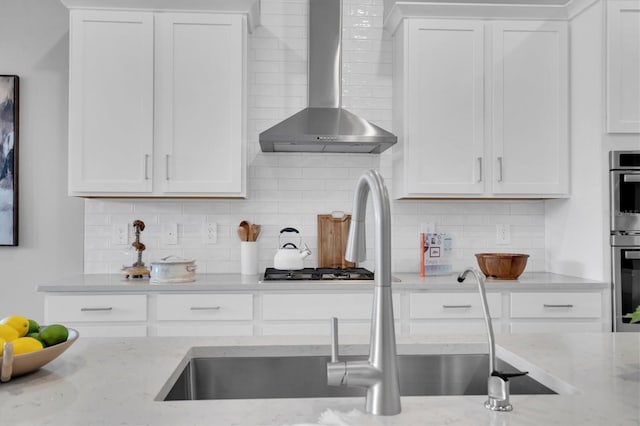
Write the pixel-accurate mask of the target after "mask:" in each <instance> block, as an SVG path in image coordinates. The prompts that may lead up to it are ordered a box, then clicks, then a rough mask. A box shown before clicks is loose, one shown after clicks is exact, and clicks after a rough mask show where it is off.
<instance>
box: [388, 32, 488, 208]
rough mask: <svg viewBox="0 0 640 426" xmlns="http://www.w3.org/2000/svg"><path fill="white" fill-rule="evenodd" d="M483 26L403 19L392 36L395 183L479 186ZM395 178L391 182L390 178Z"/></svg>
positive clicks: (475, 189)
mask: <svg viewBox="0 0 640 426" xmlns="http://www.w3.org/2000/svg"><path fill="white" fill-rule="evenodd" d="M483 40H484V26H483V24H482V22H474V21H446V20H428V19H410V20H407V21H406V24H405V26H404V27H401V28H400V29H399V30H398V32H397V33H396V36H395V40H394V43H395V44H394V54H396V57H395V58H394V85H395V87H394V102H395V104H394V110H395V117H394V130H395V131H396V132H397V133H398V138H399V143H398V145H399V148H400V149H399V152H400V154H401V155H400V156H397V155H395V154H397V153H398V152H397V151H398V150H396V148H395V147H394V150H396V151H394V164H393V169H394V176H393V184H394V187H395V188H396V189H397V190H398V191H399V192H400V194H401V195H404V196H416V195H419V194H429V193H455V194H460V193H464V194H477V195H479V194H482V193H483V192H484V182H483V181H484V177H483V167H482V165H483V161H484V160H483V157H484V83H483V64H484V42H483ZM396 184H398V185H396Z"/></svg>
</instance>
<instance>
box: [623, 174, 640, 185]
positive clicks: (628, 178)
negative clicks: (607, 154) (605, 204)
mask: <svg viewBox="0 0 640 426" xmlns="http://www.w3.org/2000/svg"><path fill="white" fill-rule="evenodd" d="M622 180H623V181H625V182H634V183H637V182H640V174H633V175H622Z"/></svg>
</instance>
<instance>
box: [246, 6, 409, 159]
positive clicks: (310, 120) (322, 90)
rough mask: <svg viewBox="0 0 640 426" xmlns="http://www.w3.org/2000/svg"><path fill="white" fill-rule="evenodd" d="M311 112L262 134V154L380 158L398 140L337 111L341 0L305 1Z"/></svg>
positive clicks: (339, 104) (339, 87)
mask: <svg viewBox="0 0 640 426" xmlns="http://www.w3.org/2000/svg"><path fill="white" fill-rule="evenodd" d="M308 67H309V68H308V80H309V86H308V97H309V107H308V108H305V109H303V110H302V111H300V112H298V113H296V114H294V115H292V116H291V117H289V118H287V119H286V120H284V121H282V122H280V123H278V124H276V125H275V126H273V127H271V128H269V129H267V130H265V131H264V132H262V133H260V137H259V139H260V147H261V149H262V151H264V152H345V153H371V154H376V153H380V152H382V151H384V150H386V149H387V148H389V147H391V146H392V145H393V144H395V143H396V142H397V140H398V138H397V137H396V136H395V135H394V134H392V133H390V132H388V131H386V130H384V129H382V128H380V127H378V126H376V125H374V124H371V123H369V122H368V121H367V120H365V119H363V118H360V117H358V116H357V115H355V114H353V113H351V112H349V111H347V110H345V109H343V108H342V105H341V97H342V87H341V86H342V85H341V79H342V76H341V74H342V73H341V71H342V0H309V65H308Z"/></svg>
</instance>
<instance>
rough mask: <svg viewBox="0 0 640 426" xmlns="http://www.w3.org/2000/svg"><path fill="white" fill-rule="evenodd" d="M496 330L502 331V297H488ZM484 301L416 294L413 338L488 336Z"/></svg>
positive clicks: (469, 296) (411, 322)
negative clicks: (453, 334)
mask: <svg viewBox="0 0 640 426" xmlns="http://www.w3.org/2000/svg"><path fill="white" fill-rule="evenodd" d="M487 304H488V305H489V312H490V313H491V318H492V323H493V327H494V330H496V331H497V332H498V331H500V329H501V323H500V318H501V317H502V295H501V294H500V293H490V294H487ZM486 330H487V329H486V325H485V322H484V313H483V310H482V301H481V299H480V295H479V294H478V293H477V292H474V293H412V294H411V295H410V296H409V334H412V335H413V334H451V333H467V334H468V333H486Z"/></svg>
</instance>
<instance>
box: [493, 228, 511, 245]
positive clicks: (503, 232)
mask: <svg viewBox="0 0 640 426" xmlns="http://www.w3.org/2000/svg"><path fill="white" fill-rule="evenodd" d="M496 244H511V225H505V224H499V225H496Z"/></svg>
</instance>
